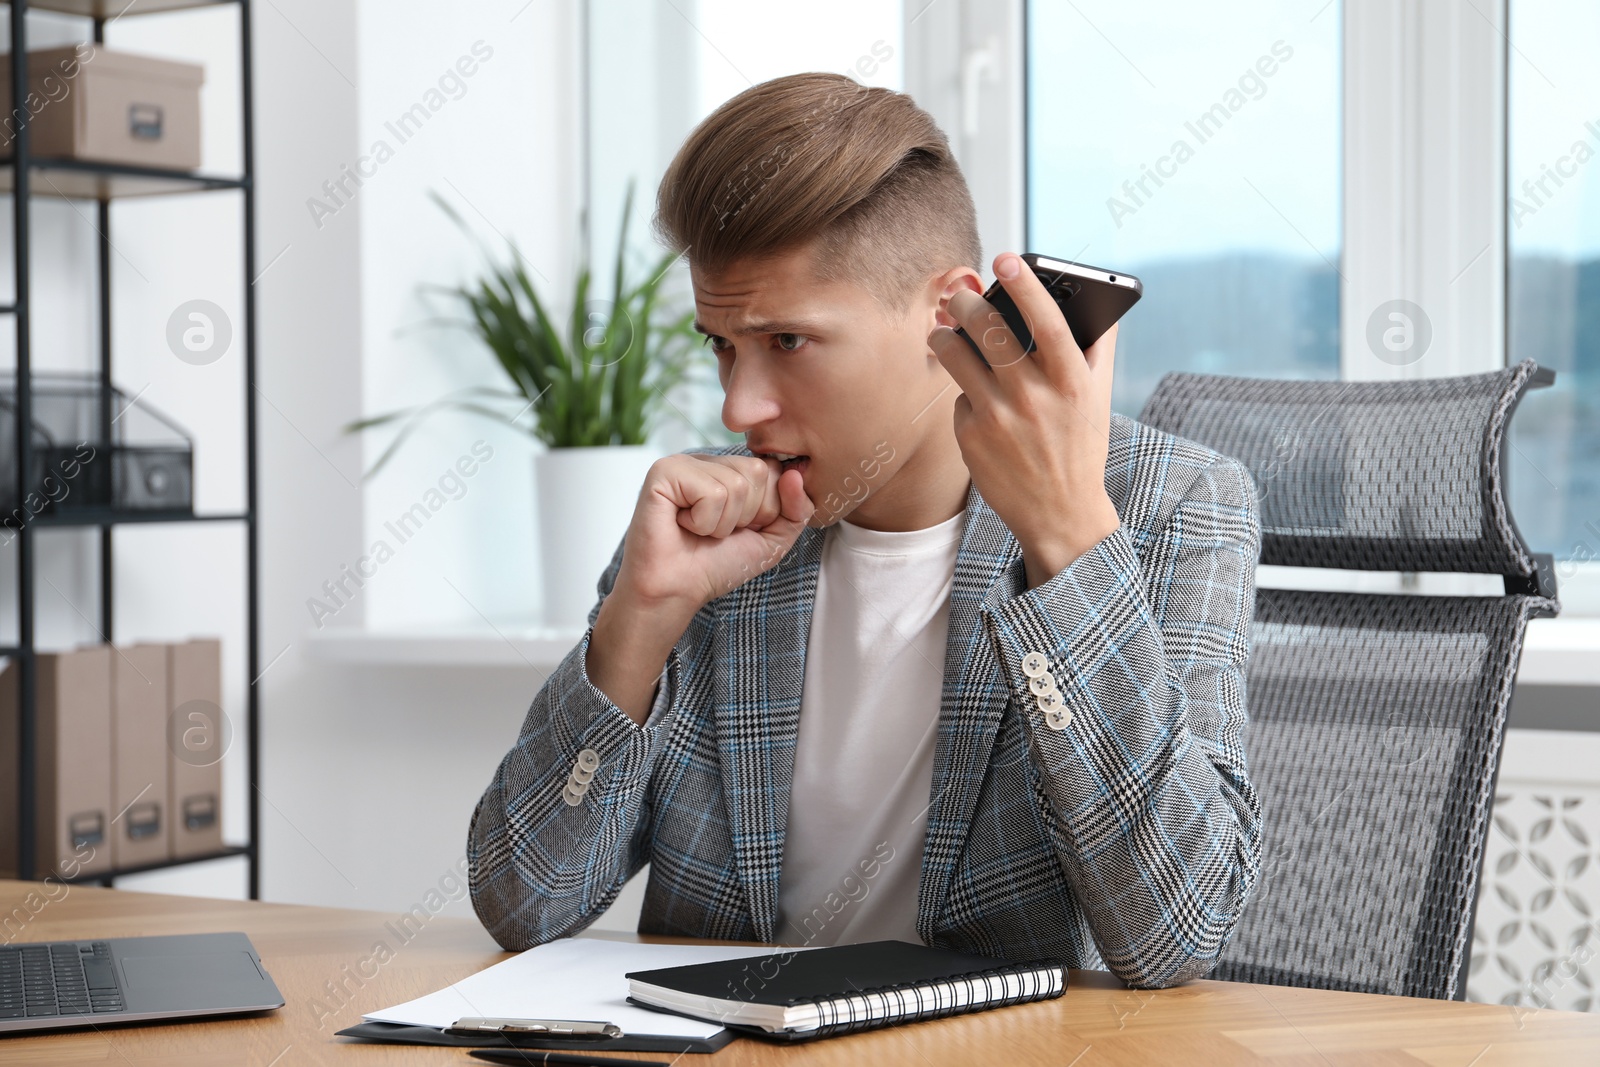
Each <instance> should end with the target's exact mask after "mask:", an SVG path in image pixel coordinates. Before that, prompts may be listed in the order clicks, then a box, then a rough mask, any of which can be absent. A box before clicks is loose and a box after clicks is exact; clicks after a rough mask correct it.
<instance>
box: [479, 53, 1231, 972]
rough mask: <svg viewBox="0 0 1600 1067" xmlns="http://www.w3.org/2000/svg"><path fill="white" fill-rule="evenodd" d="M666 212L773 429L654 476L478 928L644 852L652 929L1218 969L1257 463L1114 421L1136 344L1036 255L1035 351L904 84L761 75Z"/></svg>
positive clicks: (501, 775) (1008, 257)
mask: <svg viewBox="0 0 1600 1067" xmlns="http://www.w3.org/2000/svg"><path fill="white" fill-rule="evenodd" d="M656 227H657V232H658V234H660V235H661V236H663V237H664V239H665V240H666V241H667V243H669V244H670V245H672V246H673V247H676V248H679V249H682V250H685V251H686V255H687V258H688V261H689V266H690V274H691V279H692V282H693V286H694V297H695V307H696V312H697V326H698V328H699V329H700V330H701V331H702V332H703V333H705V334H706V335H707V342H708V344H709V345H710V346H711V347H712V349H713V350H714V351H715V352H716V354H717V360H718V367H719V377H720V379H721V383H722V386H723V389H724V391H725V394H726V397H725V401H724V405H723V411H722V418H723V422H724V424H725V425H726V426H727V427H728V428H729V429H730V430H733V431H735V432H739V433H743V434H744V435H745V437H746V443H745V445H739V446H727V447H722V448H712V449H691V450H689V451H686V452H682V453H679V454H676V455H673V456H668V457H666V458H664V459H662V460H660V461H658V462H657V463H656V464H655V465H654V466H653V467H652V468H651V470H650V472H649V475H648V477H647V478H646V480H645V484H644V485H643V486H642V488H641V490H640V493H639V499H638V504H637V506H636V510H635V513H634V516H633V520H632V522H631V524H630V526H629V529H628V531H627V535H626V537H625V538H624V540H623V544H622V545H620V546H619V547H618V550H617V553H616V554H615V555H614V556H613V558H612V561H611V564H610V566H609V567H608V568H607V569H606V571H605V573H604V574H603V575H602V576H601V577H600V580H599V585H598V593H599V596H600V601H599V603H598V604H597V605H596V607H595V609H594V610H593V611H592V612H591V613H590V617H589V622H590V625H589V628H588V630H587V631H586V633H585V634H584V637H583V639H582V641H580V643H579V644H578V646H577V647H576V648H575V649H574V650H573V651H572V652H571V653H570V654H569V655H568V656H567V657H566V658H565V659H564V660H563V661H562V663H561V664H560V666H559V667H558V668H557V669H556V670H555V672H554V673H553V674H552V675H551V676H550V678H549V679H548V680H547V681H546V683H545V684H544V686H543V688H541V689H540V691H539V693H538V695H537V696H536V697H535V698H534V701H533V706H532V707H531V708H530V709H529V711H528V715H527V718H526V721H525V722H524V723H523V726H522V732H521V736H520V737H519V738H518V740H517V743H516V745H515V746H514V747H513V748H512V749H511V751H510V752H509V753H508V754H507V755H506V757H505V759H504V760H503V761H502V763H501V765H500V767H499V769H498V771H497V772H496V774H495V776H494V779H493V781H492V782H491V783H490V785H489V787H488V789H487V790H486V791H485V793H484V795H483V798H482V799H481V801H480V802H479V804H478V806H477V809H476V811H475V812H474V814H473V818H472V826H471V831H470V845H469V857H470V860H471V886H472V897H473V903H474V906H475V908H476V909H477V912H478V915H479V916H480V918H481V919H482V920H483V922H484V924H485V925H486V926H487V927H488V929H489V930H490V932H491V933H492V934H493V935H494V937H495V938H496V939H497V940H498V941H499V942H500V943H501V944H502V945H504V946H506V947H507V948H517V949H520V948H526V947H528V946H530V945H533V944H537V943H541V942H544V941H547V940H550V939H552V938H556V937H562V936H566V935H569V934H572V933H574V932H576V931H578V930H581V929H582V928H584V927H585V926H586V925H587V924H588V923H589V922H591V921H592V920H593V919H594V918H595V917H596V916H597V915H598V914H599V913H600V912H601V911H603V910H604V909H605V908H606V907H607V906H608V905H609V904H610V903H611V902H612V901H613V900H614V899H615V898H616V895H617V893H618V891H619V890H620V889H621V887H622V886H623V884H624V883H625V882H626V881H627V880H628V878H629V877H630V876H631V875H633V874H634V873H635V872H637V871H638V870H639V869H640V868H641V867H642V866H643V865H644V864H645V863H649V864H650V879H649V882H648V885H647V888H646V891H645V901H644V909H643V915H642V918H641V920H640V929H641V930H642V931H645V932H651V933H670V934H679V935H691V936H697V937H707V938H733V939H745V940H759V941H763V942H776V943H782V944H790V945H812V944H832V943H839V942H846V941H850V942H854V941H863V940H875V939H880V938H888V937H893V938H899V939H902V940H911V941H923V942H925V943H928V944H933V945H939V946H943V947H948V948H954V949H958V950H964V951H969V952H975V953H980V954H985V955H992V956H1001V957H1013V958H1027V957H1038V956H1045V955H1050V956H1057V957H1062V958H1065V959H1067V960H1068V961H1070V962H1071V963H1072V964H1073V965H1074V966H1081V967H1099V966H1102V965H1103V966H1106V967H1109V969H1111V970H1112V971H1113V972H1115V973H1116V974H1117V975H1118V976H1120V977H1121V978H1122V979H1123V980H1125V981H1126V982H1127V983H1129V984H1130V985H1134V986H1141V987H1155V986H1166V985H1171V984H1173V983H1176V982H1181V981H1184V980H1186V979H1189V978H1194V977H1197V976H1200V975H1203V974H1204V973H1205V972H1206V971H1207V970H1208V969H1209V968H1210V967H1211V966H1212V964H1213V963H1215V961H1216V960H1217V958H1218V956H1219V955H1220V953H1221V952H1222V950H1223V948H1224V947H1225V945H1226V943H1227V941H1228V938H1229V935H1230V933H1231V931H1232V929H1233V926H1234V924H1235V922H1236V920H1237V918H1238V916H1239V913H1240V910H1241V908H1242V906H1243V905H1244V902H1245V900H1246V898H1247V896H1248V894H1249V892H1250V889H1251V886H1252V885H1253V883H1254V881H1255V878H1256V873H1257V868H1258V864H1259V850H1260V818H1261V815H1260V803H1259V800H1258V799H1257V795H1256V792H1255V790H1254V788H1253V787H1252V785H1251V783H1250V780H1249V777H1248V774H1247V772H1246V761H1245V754H1244V748H1243V738H1244V729H1245V721H1246V717H1245V694H1244V676H1243V668H1244V664H1245V661H1246V657H1247V655H1248V627H1249V622H1250V617H1251V612H1252V608H1253V604H1254V595H1255V586H1254V567H1255V563H1256V559H1257V556H1258V554H1259V529H1258V524H1257V518H1256V513H1255V503H1254V494H1253V488H1252V485H1251V483H1250V479H1249V476H1248V475H1247V473H1246V472H1245V470H1244V469H1243V467H1242V466H1240V465H1239V464H1238V463H1236V462H1234V461H1232V460H1229V459H1226V458H1224V457H1222V456H1219V455H1217V454H1216V453H1214V452H1210V451H1208V450H1206V449H1204V448H1201V447H1200V446H1198V445H1196V444H1194V443H1192V442H1188V441H1184V440H1181V439H1179V438H1175V437H1172V436H1170V435H1167V434H1163V433H1160V432H1158V431H1156V430H1154V429H1152V428H1149V427H1145V426H1142V425H1140V424H1138V423H1135V422H1133V421H1132V420H1129V419H1127V418H1125V417H1122V416H1120V415H1114V414H1112V412H1111V410H1110V395H1111V377H1112V367H1113V354H1114V350H1115V346H1116V330H1115V329H1113V330H1111V331H1110V332H1108V333H1107V334H1106V335H1105V336H1104V337H1103V338H1101V339H1100V340H1099V341H1097V342H1096V343H1095V344H1094V345H1092V346H1091V347H1090V349H1089V351H1088V352H1081V351H1079V349H1078V347H1077V345H1076V344H1075V343H1074V341H1073V338H1072V335H1071V332H1070V331H1069V330H1068V329H1067V328H1066V325H1065V322H1064V321H1063V319H1062V316H1061V312H1060V310H1059V309H1058V308H1057V307H1056V306H1055V305H1054V303H1053V302H1052V301H1051V300H1050V299H1049V297H1048V296H1047V294H1046V293H1045V291H1044V288H1043V286H1042V285H1041V284H1040V283H1039V281H1038V279H1037V278H1036V277H1035V276H1034V275H1033V274H1032V272H1031V271H1028V270H1026V269H1019V268H1021V263H1020V260H1019V259H1018V258H1017V257H1016V256H1015V255H1013V254H1011V253H1009V252H1007V253H1002V254H1001V255H1000V256H998V257H997V258H996V259H995V261H994V269H995V272H996V275H997V277H999V278H1000V279H1001V281H1002V284H1004V285H1005V287H1006V289H1007V291H1008V292H1009V293H1010V294H1011V295H1012V296H1013V297H1014V298H1015V300H1016V301H1017V303H1018V305H1019V306H1020V307H1021V308H1022V310H1023V311H1024V313H1025V314H1026V315H1027V316H1028V318H1029V320H1030V322H1031V324H1032V329H1033V334H1034V337H1035V339H1036V344H1037V348H1036V350H1035V351H1033V352H1032V353H1029V354H1027V355H1023V354H1022V353H1021V350H1020V348H1019V346H1018V343H1017V341H1016V339H1015V337H1014V336H1012V334H1011V333H1010V331H1009V330H1008V329H1006V328H1005V327H1004V325H1003V321H1002V320H1000V318H999V316H998V314H997V313H995V312H994V311H993V309H992V308H991V307H990V306H989V305H988V304H987V302H985V301H984V300H983V298H982V296H981V293H982V292H983V288H984V287H983V284H982V281H981V279H980V277H979V275H978V274H977V272H976V271H975V270H974V269H973V267H972V264H976V263H978V262H980V260H981V253H980V249H979V246H978V238H977V227H976V222H975V217H974V212H973V207H972V201H971V197H970V195H969V193H968V191H967V188H966V184H965V181H964V179H963V178H962V176H961V172H960V169H959V167H958V166H957V164H956V162H955V160H954V158H953V157H952V156H951V154H950V150H949V146H948V143H947V141H946V139H945V137H944V135H943V134H942V133H941V132H940V131H939V130H938V128H937V126H936V125H935V124H934V123H933V122H932V120H931V119H930V118H929V116H928V115H927V114H926V113H925V112H924V111H922V110H921V109H920V108H918V107H917V106H916V105H915V104H914V103H913V102H912V101H911V100H910V98H908V97H906V96H904V95H903V94H899V93H893V92H890V91H888V90H885V89H878V88H867V87H862V86H860V85H857V84H856V83H854V82H852V81H851V80H850V79H848V78H844V77H842V76H836V75H827V74H802V75H794V76H791V77H786V78H778V79H775V80H773V81H770V82H766V83H764V84H762V85H758V86H755V87H753V88H752V89H750V90H748V91H747V92H745V93H742V94H740V95H739V96H737V97H735V98H734V99H732V100H730V101H728V102H727V103H726V104H724V105H723V106H722V107H721V108H719V109H718V110H717V111H716V112H715V113H713V114H712V115H711V116H709V117H708V118H707V119H706V120H705V121H704V122H703V123H701V125H700V126H699V127H698V128H696V129H695V131H694V132H693V133H692V134H691V135H690V137H689V139H688V141H687V142H686V143H685V144H684V146H683V147H682V149H681V150H680V151H679V153H678V156H677V157H676V159H675V160H674V162H673V163H672V165H671V167H670V168H669V169H668V171H667V174H666V176H665V177H664V179H663V181H662V183H661V189H660V192H659V196H658V203H657V213H656ZM958 325H959V326H964V327H965V328H966V332H967V333H968V334H969V335H970V336H971V337H973V338H975V339H977V343H978V344H980V345H982V346H983V348H984V351H985V353H986V354H987V356H988V360H989V363H990V364H992V369H991V368H989V367H985V366H984V364H983V362H982V361H980V359H979V358H978V356H977V354H976V353H975V352H974V351H973V350H972V348H971V347H970V346H969V345H968V344H967V343H966V342H965V341H964V340H963V339H962V338H961V337H959V336H958V335H956V334H955V333H954V329H953V328H954V327H956V326H958Z"/></svg>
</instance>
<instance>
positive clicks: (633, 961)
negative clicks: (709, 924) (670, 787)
mask: <svg viewBox="0 0 1600 1067" xmlns="http://www.w3.org/2000/svg"><path fill="white" fill-rule="evenodd" d="M802 951H803V950H802ZM771 952H772V946H770V945H762V946H750V945H745V946H737V945H719V944H706V943H701V944H690V945H663V944H642V943H639V942H634V941H612V940H608V939H604V938H597V937H576V938H572V937H568V938H559V939H557V940H555V941H550V942H547V943H546V944H543V945H538V946H535V947H534V948H530V949H528V950H527V951H525V952H522V953H519V954H517V955H515V956H512V957H511V958H509V959H506V960H502V961H501V962H499V963H497V964H495V965H494V966H492V967H489V968H486V969H484V970H482V971H479V972H477V973H476V974H473V975H469V976H468V977H466V978H464V979H462V980H461V981H459V982H456V983H454V984H453V985H450V986H446V987H445V988H444V989H441V990H438V991H436V992H433V993H430V994H428V995H426V996H423V997H418V998H417V999H415V1000H410V1001H407V1002H405V1003H404V1004H398V1005H395V1006H394V1007H391V1008H383V1009H380V1010H376V1011H368V1012H364V1013H363V1019H364V1021H363V1022H360V1023H357V1024H356V1025H354V1026H348V1027H345V1028H344V1029H343V1030H340V1031H338V1036H340V1037H348V1038H356V1039H358V1040H363V1041H379V1042H385V1043H389V1044H416V1045H443V1046H448V1047H455V1048H526V1049H545V1050H551V1051H566V1052H578V1051H605V1052H610V1051H615V1052H715V1051H717V1050H718V1049H720V1048H723V1047H724V1046H726V1045H727V1044H728V1042H730V1041H732V1040H733V1038H734V1037H735V1036H736V1035H735V1033H734V1032H733V1031H732V1030H730V1029H728V1028H727V1027H723V1026H719V1025H717V1024H715V1023H708V1022H706V1021H705V1020H702V1019H692V1018H688V1017H685V1016H680V1015H676V1014H673V1013H670V1012H662V1011H660V1010H658V1009H655V1008H652V1007H648V1006H645V1005H640V1004H637V1003H633V1002H631V1001H629V999H628V979H627V977H626V975H627V972H629V971H635V970H644V969H648V968H651V967H672V966H682V965H687V964H692V963H709V962H713V961H720V960H737V959H743V958H746V957H756V956H765V955H770V954H771ZM468 1017H476V1018H478V1019H485V1020H495V1021H501V1022H516V1021H519V1020H521V1021H526V1020H527V1018H528V1017H536V1018H542V1019H545V1020H547V1021H548V1020H552V1019H553V1020H562V1019H566V1020H603V1021H606V1022H611V1023H614V1024H616V1025H617V1027H618V1028H619V1029H620V1030H621V1031H622V1032H621V1034H620V1036H616V1037H595V1036H576V1035H574V1036H569V1035H565V1034H550V1033H528V1032H504V1031H502V1032H493V1031H488V1032H482V1033H460V1032H450V1030H449V1028H453V1027H454V1026H455V1025H456V1023H457V1022H459V1021H462V1020H464V1019H466V1018H468Z"/></svg>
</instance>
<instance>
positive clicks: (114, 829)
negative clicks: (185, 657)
mask: <svg viewBox="0 0 1600 1067" xmlns="http://www.w3.org/2000/svg"><path fill="white" fill-rule="evenodd" d="M111 679H112V687H111V692H112V697H111V717H112V736H113V741H112V745H111V765H112V774H111V787H112V788H111V792H112V796H111V801H112V807H114V808H115V809H116V811H117V814H116V815H114V816H113V817H112V818H113V820H114V821H113V823H112V826H111V856H112V860H113V862H115V863H116V865H117V867H118V868H119V869H121V868H127V867H138V866H142V865H144V864H147V863H161V862H163V861H165V860H167V859H170V858H171V854H172V819H171V815H170V808H169V805H168V804H167V788H168V786H167V762H168V757H167V646H166V645H162V644H139V645H119V646H117V648H115V649H113V650H112V658H111Z"/></svg>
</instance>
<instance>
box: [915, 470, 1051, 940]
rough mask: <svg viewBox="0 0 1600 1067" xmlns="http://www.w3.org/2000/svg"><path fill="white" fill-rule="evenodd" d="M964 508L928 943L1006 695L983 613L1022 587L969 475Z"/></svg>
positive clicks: (1006, 544)
mask: <svg viewBox="0 0 1600 1067" xmlns="http://www.w3.org/2000/svg"><path fill="white" fill-rule="evenodd" d="M966 515H967V518H966V522H965V524H964V526H963V531H962V535H961V549H960V551H959V553H958V554H957V556H956V570H955V580H954V583H953V585H952V587H951V590H950V627H949V633H948V638H947V642H946V645H945V658H944V688H943V692H942V696H941V699H940V706H939V733H938V737H937V739H936V740H935V742H934V753H933V782H932V786H931V789H930V794H931V803H930V806H929V808H928V830H927V836H926V839H925V843H924V847H923V855H922V878H921V883H920V888H919V892H918V897H917V932H918V933H920V934H921V935H922V938H923V940H925V941H927V942H928V943H929V944H933V943H934V941H933V934H934V923H935V922H936V921H937V919H938V916H939V912H940V910H941V909H942V907H943V906H944V903H945V899H946V897H947V896H948V894H949V889H950V881H951V878H952V877H953V875H954V873H955V868H956V863H957V861H958V860H959V859H960V856H961V852H962V850H963V848H964V847H965V846H966V842H967V833H968V831H969V830H970V829H971V827H972V812H973V809H974V808H975V806H976V805H977V802H978V790H979V788H980V787H981V786H982V784H983V776H984V773H985V771H986V770H987V769H988V766H989V753H990V750H991V749H992V748H993V747H994V738H995V733H996V731H997V730H998V729H999V726H1000V717H1001V715H1002V714H1003V713H1004V712H1005V708H1006V702H1007V701H1008V700H1009V699H1010V696H1011V689H1010V687H1009V686H1008V685H1007V683H1006V680H1005V679H1004V678H1002V677H1000V663H999V660H998V658H997V657H996V656H995V652H994V646H993V643H992V642H990V641H989V639H988V635H987V634H986V633H985V631H984V627H983V618H982V613H983V611H984V610H986V609H992V608H994V607H996V606H998V605H999V603H1000V602H1001V601H1002V600H1004V599H1007V598H1009V597H1013V596H1017V595H1018V594H1020V593H1022V592H1023V591H1024V589H1025V588H1026V587H1027V578H1026V575H1025V573H1024V571H1023V567H1022V562H1021V560H1022V549H1021V546H1020V545H1019V544H1018V543H1017V540H1016V538H1015V537H1014V536H1012V534H1011V531H1010V530H1009V529H1008V528H1007V527H1006V525H1005V523H1004V522H1002V521H1001V520H1000V517H999V516H998V515H996V514H995V513H994V511H993V510H992V509H991V508H990V507H989V506H988V505H987V504H986V503H984V501H983V497H982V496H981V495H980V494H979V493H978V487H977V486H976V485H975V484H971V483H969V486H968V490H967V510H966Z"/></svg>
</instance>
